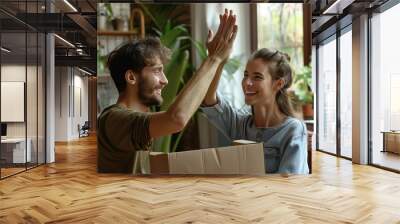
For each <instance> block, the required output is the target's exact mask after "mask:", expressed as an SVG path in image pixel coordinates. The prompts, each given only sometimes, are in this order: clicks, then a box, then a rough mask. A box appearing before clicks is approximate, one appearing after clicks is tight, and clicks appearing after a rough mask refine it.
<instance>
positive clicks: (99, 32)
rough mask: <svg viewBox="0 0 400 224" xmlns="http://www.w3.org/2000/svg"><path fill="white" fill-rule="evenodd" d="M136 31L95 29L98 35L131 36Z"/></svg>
mask: <svg viewBox="0 0 400 224" xmlns="http://www.w3.org/2000/svg"><path fill="white" fill-rule="evenodd" d="M136 34H138V32H137V31H136V30H132V31H97V35H99V36H132V35H136Z"/></svg>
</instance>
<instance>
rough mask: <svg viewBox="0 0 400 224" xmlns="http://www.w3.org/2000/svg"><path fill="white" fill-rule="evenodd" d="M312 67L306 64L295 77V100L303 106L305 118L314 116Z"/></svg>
mask: <svg viewBox="0 0 400 224" xmlns="http://www.w3.org/2000/svg"><path fill="white" fill-rule="evenodd" d="M311 72H312V71H311V67H310V66H309V65H308V66H304V67H303V68H302V69H300V71H299V72H298V73H297V74H296V75H295V77H294V83H293V87H294V95H295V102H296V104H297V105H299V106H301V108H302V111H303V118H304V119H312V118H313V116H314V110H313V102H314V93H313V92H312V90H311V81H312V77H311Z"/></svg>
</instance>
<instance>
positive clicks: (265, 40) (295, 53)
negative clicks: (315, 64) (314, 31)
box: [257, 3, 303, 70]
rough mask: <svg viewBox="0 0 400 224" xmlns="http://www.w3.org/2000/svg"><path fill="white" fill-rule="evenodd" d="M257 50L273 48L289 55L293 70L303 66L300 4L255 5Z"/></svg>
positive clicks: (301, 9) (301, 11)
mask: <svg viewBox="0 0 400 224" xmlns="http://www.w3.org/2000/svg"><path fill="white" fill-rule="evenodd" d="M257 31H258V49H260V48H264V47H266V48H273V49H277V50H280V51H283V52H286V53H287V54H289V56H290V58H291V62H292V63H293V65H294V67H295V69H296V70H297V69H300V68H301V67H302V66H303V8H302V4H293V3H290V4H287V3H268V4H265V3H264V4H258V5H257Z"/></svg>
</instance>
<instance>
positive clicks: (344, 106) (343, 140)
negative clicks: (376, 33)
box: [340, 30, 353, 158]
mask: <svg viewBox="0 0 400 224" xmlns="http://www.w3.org/2000/svg"><path fill="white" fill-rule="evenodd" d="M351 42H352V35H351V30H350V31H349V32H347V33H345V34H343V35H342V36H341V37H340V127H341V129H340V131H341V133H340V135H341V136H340V144H341V146H340V150H341V155H342V156H346V157H349V158H351V156H352V150H351V141H352V137H351V136H352V125H351V124H352V96H353V95H352V49H351V48H352V44H351Z"/></svg>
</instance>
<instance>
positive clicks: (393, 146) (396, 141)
mask: <svg viewBox="0 0 400 224" xmlns="http://www.w3.org/2000/svg"><path fill="white" fill-rule="evenodd" d="M381 133H382V134H383V149H382V152H392V153H396V154H400V131H381Z"/></svg>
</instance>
